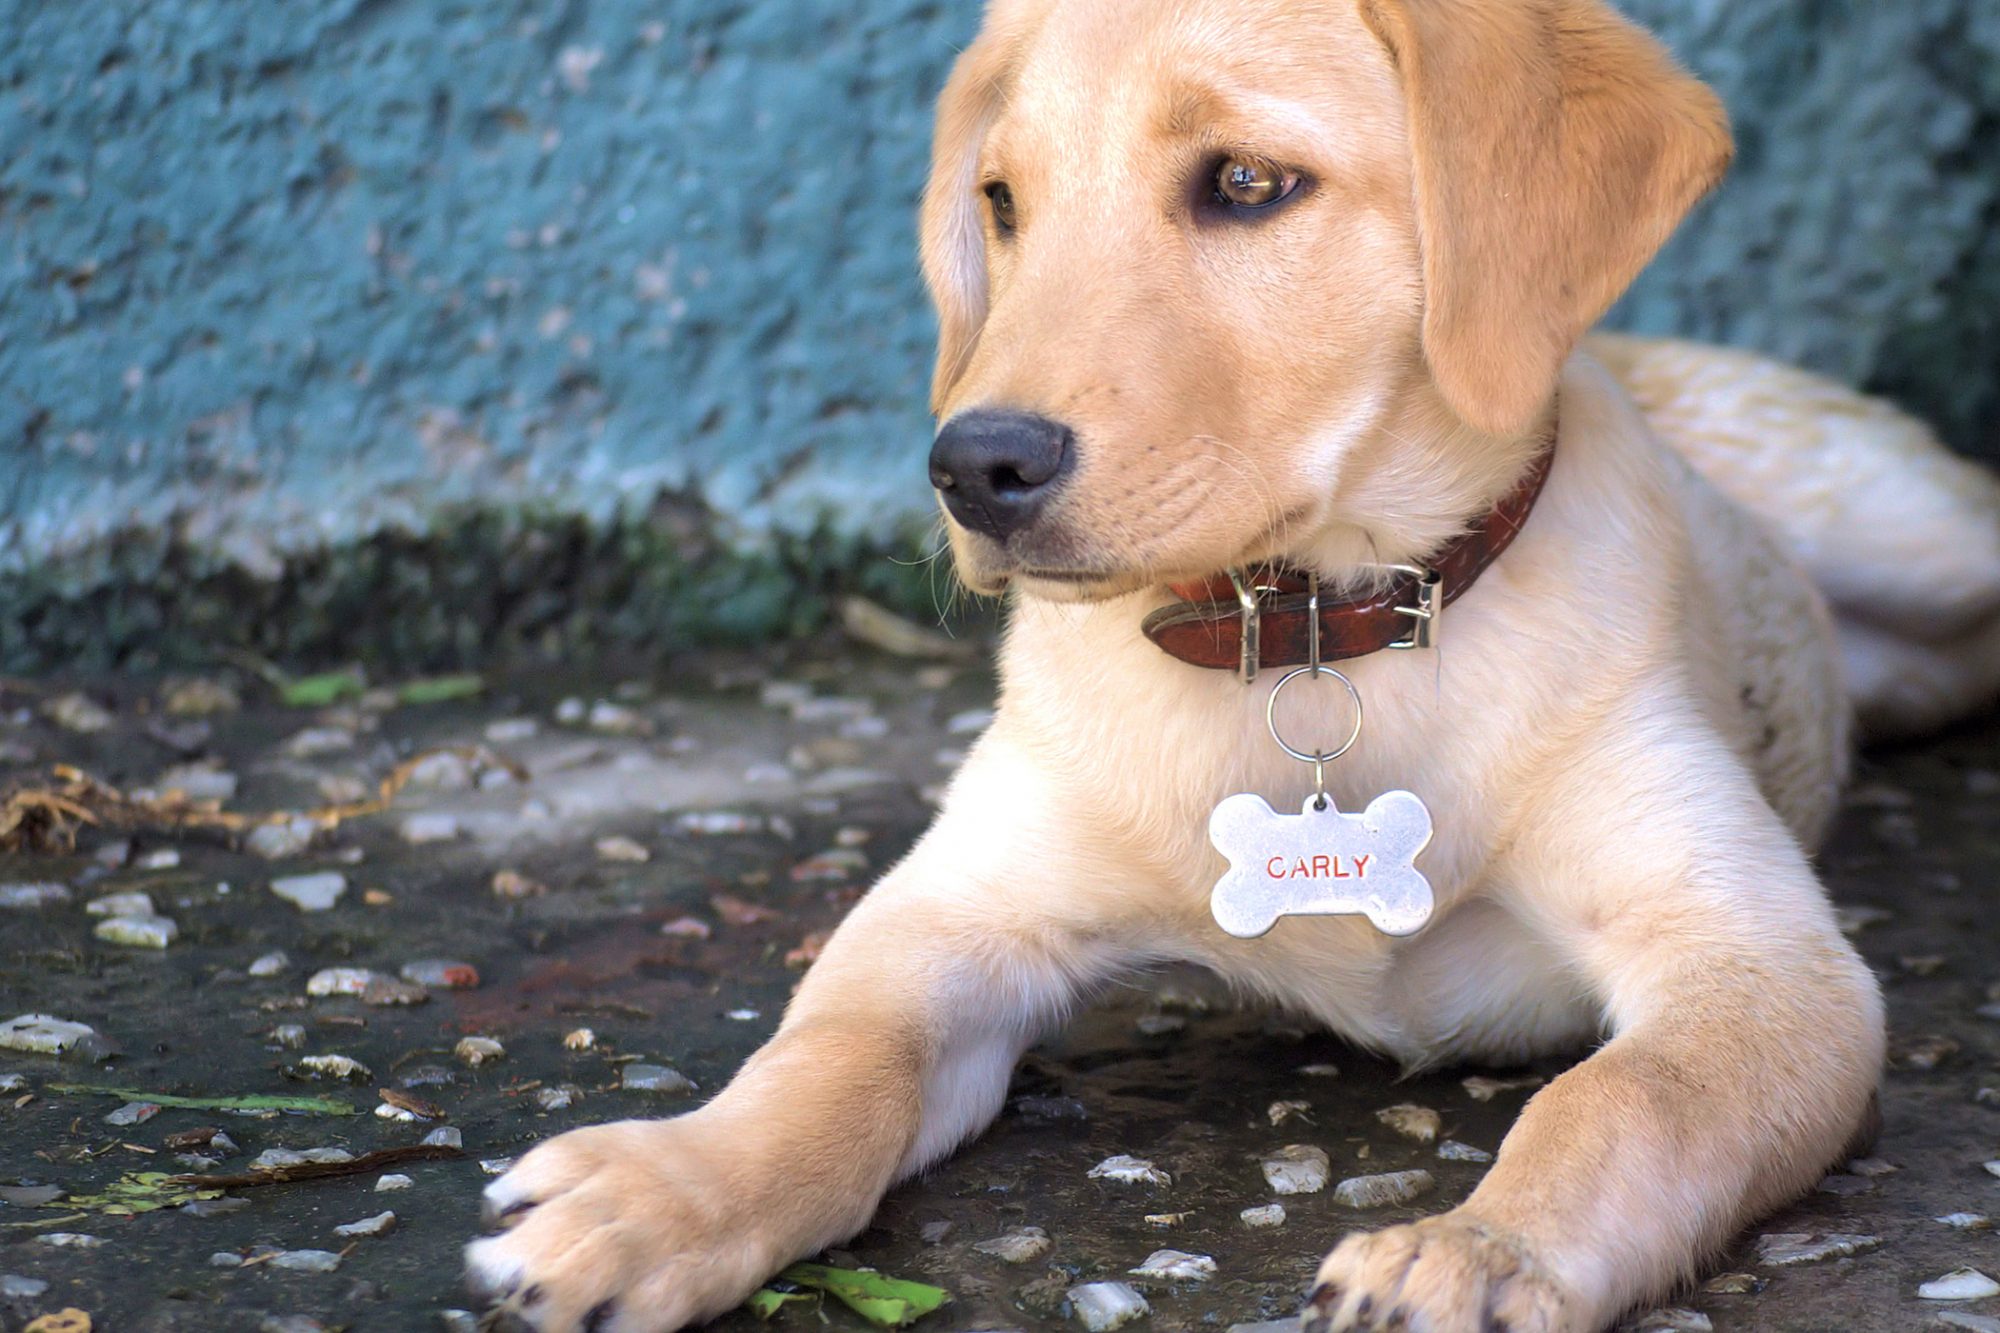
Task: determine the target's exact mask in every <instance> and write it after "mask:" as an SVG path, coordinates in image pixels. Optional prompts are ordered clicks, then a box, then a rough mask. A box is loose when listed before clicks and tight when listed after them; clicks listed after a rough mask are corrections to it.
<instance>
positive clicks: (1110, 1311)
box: [1068, 1282, 1153, 1333]
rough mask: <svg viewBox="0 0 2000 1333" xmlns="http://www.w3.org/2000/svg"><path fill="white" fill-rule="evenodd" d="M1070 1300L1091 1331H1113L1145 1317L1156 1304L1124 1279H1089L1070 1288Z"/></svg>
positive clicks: (1078, 1315) (1092, 1332)
mask: <svg viewBox="0 0 2000 1333" xmlns="http://www.w3.org/2000/svg"><path fill="white" fill-rule="evenodd" d="M1068 1294H1069V1303H1070V1306H1071V1308H1072V1309H1074V1310H1075V1311H1076V1317H1077V1320H1078V1322H1080V1323H1081V1324H1082V1325H1083V1326H1084V1327H1085V1328H1086V1329H1088V1330H1090V1333H1110V1331H1111V1330H1112V1329H1114V1328H1119V1327H1121V1326H1123V1325H1125V1324H1129V1323H1131V1322H1132V1321H1133V1320H1134V1319H1141V1318H1144V1317H1145V1316H1146V1315H1148V1314H1150V1313H1152V1309H1153V1307H1152V1306H1150V1305H1148V1304H1146V1298H1145V1297H1144V1296H1141V1295H1140V1294H1139V1293H1138V1292H1137V1291H1135V1290H1134V1289H1133V1288H1132V1286H1131V1284H1129V1283H1125V1282H1087V1283H1085V1284H1084V1285H1082V1286H1080V1287H1071V1288H1070V1289H1069V1293H1068Z"/></svg>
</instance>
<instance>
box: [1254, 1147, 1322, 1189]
mask: <svg viewBox="0 0 2000 1333" xmlns="http://www.w3.org/2000/svg"><path fill="white" fill-rule="evenodd" d="M1332 1170H1333V1160H1332V1159H1331V1158H1329V1157H1328V1156H1327V1155H1326V1150H1325V1149H1324V1148H1315V1147H1313V1146H1312V1145H1311V1144H1309V1143H1294V1144H1289V1145H1287V1146H1286V1147H1283V1148H1280V1149H1278V1151H1276V1152H1275V1153H1272V1154H1271V1155H1270V1156H1269V1157H1267V1158H1265V1159H1264V1180H1265V1182H1266V1183H1268V1184H1269V1185H1270V1187H1271V1188H1272V1189H1273V1190H1275V1191H1277V1192H1278V1193H1279V1194H1317V1193H1319V1192H1320V1191H1321V1190H1323V1189H1325V1188H1326V1182H1327V1180H1328V1179H1329V1177H1330V1175H1331V1173H1332Z"/></svg>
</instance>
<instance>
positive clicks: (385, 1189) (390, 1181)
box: [375, 1174, 417, 1194]
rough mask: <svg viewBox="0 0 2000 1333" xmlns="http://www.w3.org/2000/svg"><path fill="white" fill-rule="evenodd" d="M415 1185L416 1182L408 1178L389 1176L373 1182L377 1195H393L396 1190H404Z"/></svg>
mask: <svg viewBox="0 0 2000 1333" xmlns="http://www.w3.org/2000/svg"><path fill="white" fill-rule="evenodd" d="M416 1183H417V1182H416V1181H414V1180H412V1179H410V1178H409V1177H408V1176H405V1175H401V1174H390V1175H386V1176H383V1177H382V1178H381V1179H379V1180H377V1181H376V1182H375V1192H376V1193H377V1194H393V1193H394V1192H395V1191H397V1190H406V1189H408V1188H410V1186H412V1185H414V1184H416Z"/></svg>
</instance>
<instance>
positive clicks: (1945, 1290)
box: [1917, 1268, 2000, 1301]
mask: <svg viewBox="0 0 2000 1333" xmlns="http://www.w3.org/2000/svg"><path fill="white" fill-rule="evenodd" d="M1917 1295H1919V1296H1921V1297H1923V1298H1924V1299H1925V1300H1927V1301H1983V1300H1985V1299H1986V1298H1987V1297H1988V1296H2000V1282H1995V1281H1994V1280H1993V1279H1992V1278H1990V1277H1988V1276H1986V1274H1984V1273H1982V1272H1980V1271H1979V1270H1978V1269H1976V1268H1955V1269H1953V1270H1952V1271H1951V1272H1949V1273H1946V1274H1945V1275H1944V1276H1943V1277H1937V1278H1932V1279H1931V1280H1930V1281H1929V1282H1926V1283H1924V1284H1923V1285H1922V1286H1920V1287H1918V1288H1917Z"/></svg>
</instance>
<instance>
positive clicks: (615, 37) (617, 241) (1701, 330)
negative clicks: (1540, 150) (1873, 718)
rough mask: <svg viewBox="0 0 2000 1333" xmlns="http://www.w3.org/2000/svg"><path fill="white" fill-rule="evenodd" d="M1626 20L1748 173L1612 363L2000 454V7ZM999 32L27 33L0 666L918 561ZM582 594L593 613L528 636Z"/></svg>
mask: <svg viewBox="0 0 2000 1333" xmlns="http://www.w3.org/2000/svg"><path fill="white" fill-rule="evenodd" d="M1631 8H1632V10H1633V12H1635V13H1636V14H1637V16H1638V17H1640V18H1642V19H1643V20H1645V21H1648V22H1651V23H1653V24H1654V25H1655V26H1656V27H1658V28H1659V30H1660V31H1661V32H1662V33H1663V34H1664V35H1665V36H1666V37H1667V38H1668V40H1669V41H1670V42H1671V43H1672V44H1673V45H1674V46H1675V47H1676V49H1678V50H1680V51H1681V52H1682V53H1683V54H1684V55H1685V56H1686V57H1687V58H1688V59H1689V61H1690V62H1691V63H1692V64H1694V65H1695V66H1696V67H1697V68H1698V69H1699V70H1700V72H1702V73H1703V74H1704V75H1706V76H1707V77H1709V78H1710V79H1711V80H1712V81H1713V82H1714V83H1715V84H1716V85H1717V86H1718V88H1719V89H1720V90H1721V91H1722V92H1723V94H1724V96H1725V97H1726V98H1727V99H1728V101H1729V103H1730V105H1731V107H1732V109H1733V111H1734V113H1735V115H1736V117H1737V120H1738V125H1739V133H1740V135H1741V138H1742V144H1743V147H1742V153H1741V159H1740V165H1739V168H1738V170H1737V172H1736V174H1735V176H1734V178H1733V179H1732V181H1731V183H1730V184H1729V186H1728V187H1727V189H1726V192H1725V194H1724V195H1723V196H1722V197H1721V198H1720V199H1719V200H1718V201H1716V202H1715V203H1713V204H1711V205H1709V206H1707V207H1706V208H1705V209H1704V210H1703V211H1702V212H1701V214H1700V215H1699V216H1698V217H1697V218H1696V219H1695V220H1694V222H1693V223H1692V224H1691V225H1690V227H1689V228H1688V230H1687V231H1686V232H1685V233H1684V234H1683V235H1682V237H1681V238H1680V239H1678V240H1677V241H1676V242H1675V243H1674V245H1673V247H1672V249H1671V250H1670V252H1669V254H1668V255H1667V257H1666V258H1665V259H1664V260H1663V261H1662V263H1661V264H1660V265H1658V266H1657V267H1656V268H1655V269H1654V270H1653V271H1652V272H1651V273H1649V275H1648V276H1647V277H1646V278H1645V280H1644V281H1643V282H1642V284H1641V286H1640V288H1639V290H1638V291H1637V292H1636V293H1635V295H1634V296H1633V297H1632V298H1631V300H1630V301H1629V302H1628V303H1627V305H1626V306H1625V307H1624V308H1623V309H1622V310H1621V312H1620V315H1619V318H1620V319H1621V320H1623V321H1625V322H1628V323H1632V324H1636V325H1638V326H1641V327H1645V328H1649V329H1661V330H1667V329H1671V330H1678V331H1682V332H1688V333H1694V334H1699V335H1703V336H1710V337H1717V338H1723V339H1728V340H1731V341H1738V342H1743V343H1747V344H1751V345H1755V346H1760V347H1764V348H1767V349H1770V350H1773V351H1777V352H1781V353H1784V354H1787V355H1791V356H1795V357H1798V358H1800V359H1803V360H1806V361H1808V362H1810V363H1812V364H1814V365H1816V366H1819V367H1821V368H1824V369H1828V370H1831V371H1834V372H1836V373H1839V374H1842V375H1844V376H1846V377H1848V378H1850V379H1854V380H1858V381H1863V382H1868V383H1872V384H1874V385H1876V386H1878V387H1883V388H1886V389H1889V390H1891V391H1893V392H1895V393H1897V394H1898V395H1899V396H1901V397H1902V398H1903V399H1904V401H1906V402H1907V403H1909V404H1910V405H1911V406H1913V407H1916V408H1917V409H1919V410H1921V411H1923V412H1925V413H1926V414H1927V415H1929V416H1931V417H1932V418H1933V419H1934V420H1937V421H1938V422H1940V424H1942V425H1943V426H1945V427H1946V429H1947V430H1948V431H1949V432H1950V433H1951V434H1952V436H1953V438H1954V439H1955V440H1956V441H1957V442H1958V443H1960V444H1961V445H1963V446H1966V447H1971V448H1982V449H1985V450H1987V451H1989V452H1995V451H1996V450H1995V445H1994V423H1995V421H1996V420H2000V397H1996V394H2000V371H1996V366H2000V240H1996V235H2000V228H1996V227H1995V225H1994V224H1995V223H1996V221H2000V0H1901V2H1900V3H1898V4H1896V5H1893V6H1891V5H1882V4H1880V3H1866V2H1863V0H1854V2H1852V3H1848V2H1844V0H1823V2H1808V0H1633V3H1632V6H1631ZM975 21H976V14H975V12H974V6H973V4H972V0H951V2H950V3H927V2H925V0H871V2H870V3H869V4H866V5H858V4H853V3H851V2H845V0H844V2H842V3H832V2H831V0H766V2H764V3H754V4H753V3H749V2H748V0H649V2H642V0H566V2H557V3H547V2H544V3H527V2H525V0H311V2H310V3H308V2H306V0H258V2H257V3H244V0H153V2H152V3H143V2H141V0H100V2H99V3H95V4H89V5H82V4H68V3H48V2H47V0H0V664H11V665H13V666H14V667H15V668H17V669H18V668H20V667H23V666H26V667H33V666H37V665H47V664H49V663H52V662H58V661H66V660H72V659H74V658H77V657H92V656H97V657H104V656H113V657H116V656H127V655H130V654H132V653H134V652H141V653H158V652H165V653H166V654H167V655H169V656H174V655H181V654H182V653H183V652H196V651H199V649H200V646H201V643H202V642H204V641H207V640H211V639H218V638H219V639H224V640H235V641H240V642H244V643H247V644H249V645H250V646H253V647H257V648H259V649H260V650H263V651H272V652H284V653H294V654H301V655H306V656H311V655H324V654H325V653H328V652H338V651H340V650H341V649H342V647H343V644H342V636H343V635H350V636H352V635H357V634H358V635H359V636H360V637H361V639H362V641H363V642H364V644H365V646H366V649H367V650H368V651H369V652H379V653H382V654H385V655H391V656H406V657H414V658H421V659H424V660H439V659H441V658H444V657H449V656H454V655H457V656H463V655H466V654H469V653H473V652H476V651H478V650H479V648H480V647H481V646H482V644H483V642H484V640H483V639H482V635H484V634H487V633H488V632H490V631H493V630H494V629H495V627H496V626H497V627H500V628H501V629H502V630H504V633H503V634H502V635H501V637H502V638H503V639H505V640H506V641H507V642H509V643H513V642H522V643H526V642H531V641H539V642H544V643H545V644H546V645H548V646H556V645H559V644H563V643H567V644H570V645H572V646H573V645H574V644H575V643H577V642H579V641H582V640H585V639H588V638H590V637H591V635H590V633H589V627H590V626H591V625H592V624H593V623H597V622H601V623H600V624H599V627H600V628H602V626H603V625H619V626H624V627H625V628H623V629H618V630H615V631H611V630H607V631H605V633H606V635H607V636H608V637H610V638H612V639H619V638H622V637H626V636H627V635H628V633H630V634H643V633H644V632H645V627H646V626H647V624H648V623H653V624H659V623H662V622H661V621H658V620H654V621H651V622H649V621H648V616H651V615H654V614H655V613H659V614H660V615H665V612H664V610H663V609H662V608H665V607H668V606H670V605H678V604H680V602H681V601H685V600H686V599H689V598H699V599H707V600H709V601H712V600H713V598H714V596H715V595H716V594H717V585H715V583H714V579H715V578H716V577H718V576H717V574H716V571H717V570H718V569H725V570H727V571H729V573H728V575H727V581H726V583H725V585H723V591H728V590H729V589H732V588H733V589H736V590H738V591H739V592H741V591H742V590H743V589H747V588H751V587H753V586H755V587H759V588H761V591H760V592H758V594H757V595H756V596H755V597H752V598H750V599H749V601H748V602H747V603H744V604H742V605H739V606H738V607H737V608H736V609H735V610H732V611H730V612H728V613H726V614H723V615H722V616H721V619H722V620H723V621H724V622H726V623H727V624H730V625H733V626H736V627H737V628H739V629H741V630H743V631H744V632H753V631H755V630H757V629H759V628H762V627H768V626H773V625H776V624H779V623H783V622H786V621H787V620H792V619H796V618H797V615H798V614H799V612H798V610H797V608H789V609H787V608H785V607H784V598H783V596H782V584H781V583H774V582H773V581H772V580H773V579H777V578H782V577H790V575H791V574H793V573H795V572H796V571H799V570H802V569H806V568H809V567H811V566H813V565H814V564H815V563H816V562H818V561H820V560H821V559H823V558H824V557H825V556H826V554H827V553H829V552H832V553H835V554H836V557H837V561H850V562H851V561H860V560H864V559H866V558H868V556H869V554H870V553H871V552H874V551H877V550H883V549H905V548H906V547H907V544H908V542H909V541H910V539H911V534H912V533H913V532H915V531H916V530H917V529H918V528H919V527H920V526H921V524H922V523H923V522H924V519H925V512H926V511H925V503H926V496H925V494H924V491H923V482H922V468H921V462H920V459H921V454H922V450H923V447H924V441H925V439H926V436H927V422H926V419H925V416H924V413H923V392H924V381H925V377H926V371H927V366H926V361H927V358H928V354H929V342H930V337H931V322H930V318H929V315H928V312H927V311H926V309H925V307H924V303H923V299H922V296H921V291H920V288H919V285H918V283H917V280H916V276H915V272H914V262H913V258H912V252H913V247H914V238H913V231H912V220H911V212H912V208H913V205H914V201H915V198H916V195H917V192H918V190H919V189H920V186H921V183H922V174H923V163H924V157H925V150H926V142H925V141H926V137H927V119H928V111H929V104H930V102H931V99H932V98H933V97H934V96H935V92H936V88H937V85H938V83H939V82H940V80H941V78H942V75H943V71H944V69H945V67H946V65H947V64H948V63H949V60H950V58H951V56H952V54H953V52H954V51H955V49H956V47H957V45H958V44H959V43H961V42H962V41H963V40H964V39H965V37H966V36H967V35H968V34H969V32H970V31H971V30H972V28H973V26H974V24H975ZM718 515H726V516H727V517H718ZM552 551H554V552H557V554H555V555H552V554H551V552H552ZM619 561H650V562H652V563H651V564H650V565H646V566H643V567H641V566H637V565H634V566H630V567H622V568H621V567H619V566H618V563H617V562H619ZM872 568H874V567H873V566H871V569H872ZM758 570H762V571H763V573H762V574H759V573H757V572H756V571H758ZM607 571H612V572H607ZM876 576H877V577H880V578H882V579H884V580H885V586H886V585H887V584H896V583H897V582H898V581H897V579H896V578H894V577H893V576H889V575H881V574H880V573H879V571H877V574H876ZM578 578H588V579H591V580H595V582H592V583H591V584H590V585H589V587H587V588H586V589H585V590H584V591H585V592H586V593H588V594H589V596H590V597H592V598H594V599H595V600H593V601H591V602H590V604H589V606H590V608H594V609H595V610H594V612H593V611H591V610H589V609H584V608H579V607H578V606H576V605H574V604H573V603H574V601H575V600H576V599H574V598H572V599H570V602H571V603H572V604H565V605H562V606H554V605H552V604H550V601H549V599H550V598H551V597H552V596H555V597H557V598H558V600H561V598H560V587H559V582H560V581H561V580H565V579H568V580H575V579H578ZM760 579H761V580H762V582H761V583H760V582H759V580H760ZM551 580H557V581H558V583H556V584H552V583H551V582H550V581H551ZM648 580H651V581H652V584H651V585H648V586H654V585H656V592H655V594H654V597H655V598H656V600H655V601H648V600H646V599H645V598H642V597H638V596H637V594H635V593H633V592H632V588H634V587H636V586H639V585H646V584H647V583H648ZM902 582H903V583H905V584H907V583H908V582H909V580H903V581H902ZM599 585H608V586H599ZM454 587H455V588H456V589H457V591H456V592H447V591H445V590H447V589H451V588H454ZM621 598H622V599H623V600H621ZM635 599H636V600H635ZM524 604H534V605H536V606H539V607H540V608H541V610H540V611H539V612H538V613H537V615H535V616H528V615H527V614H526V613H525V612H523V611H522V609H521V608H522V606H523V605H524ZM248 606H254V607H256V608H257V619H256V622H255V623H254V624H248V625H246V624H238V623H236V621H235V620H233V619H232V613H233V612H236V613H240V612H242V611H243V609H244V608H245V607H248ZM744 606H749V607H750V608H752V609H744ZM755 608H762V609H761V610H760V609H755ZM593 614H594V615H595V616H596V622H594V621H593ZM707 614H708V613H706V612H703V613H700V614H696V615H693V616H692V617H689V616H682V617H681V618H680V619H678V620H675V619H674V618H673V617H672V616H666V617H665V623H668V624H670V625H674V624H677V625H680V626H682V627H684V628H685V627H694V628H701V627H704V626H706V625H708V624H709V623H710V622H709V620H708V619H704V618H703V617H704V616H706V615H707ZM621 617H623V618H622V619H621ZM191 625H194V626H199V629H198V631H197V630H195V629H191V628H190V626H191ZM412 626H414V628H412ZM559 627H566V628H559ZM538 636H539V637H538ZM551 636H553V637H551ZM169 641H171V642H169ZM163 644H165V645H167V646H165V647H163V646H162V645H163Z"/></svg>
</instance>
